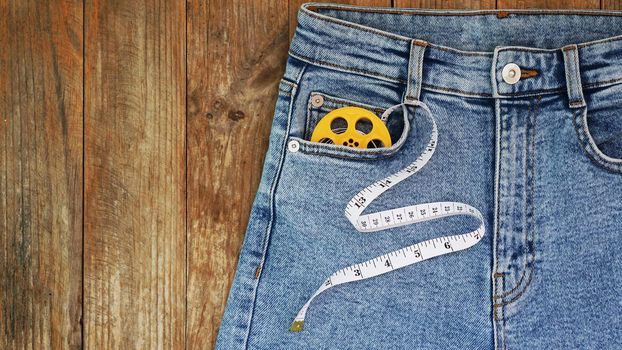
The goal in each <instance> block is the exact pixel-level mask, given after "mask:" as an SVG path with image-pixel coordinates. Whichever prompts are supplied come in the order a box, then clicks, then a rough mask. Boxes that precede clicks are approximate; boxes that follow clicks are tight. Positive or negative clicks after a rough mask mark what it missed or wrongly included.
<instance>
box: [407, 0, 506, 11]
mask: <svg viewBox="0 0 622 350" xmlns="http://www.w3.org/2000/svg"><path fill="white" fill-rule="evenodd" d="M495 5H496V1H495V0H460V1H451V0H395V7H414V8H430V9H470V10H478V9H494V8H495Z"/></svg>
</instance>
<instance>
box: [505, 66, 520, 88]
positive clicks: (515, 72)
mask: <svg viewBox="0 0 622 350" xmlns="http://www.w3.org/2000/svg"><path fill="white" fill-rule="evenodd" d="M501 76H502V77H503V81H505V82H506V83H508V84H510V85H512V84H516V83H517V82H518V81H519V80H520V67H519V66H518V65H517V64H515V63H508V64H506V65H505V67H503V71H502V72H501Z"/></svg>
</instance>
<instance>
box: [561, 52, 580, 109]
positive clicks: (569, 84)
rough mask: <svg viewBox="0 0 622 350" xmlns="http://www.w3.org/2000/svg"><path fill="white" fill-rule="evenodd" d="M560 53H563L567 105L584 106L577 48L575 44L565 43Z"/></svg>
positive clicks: (573, 106) (571, 106) (572, 106)
mask: <svg viewBox="0 0 622 350" xmlns="http://www.w3.org/2000/svg"><path fill="white" fill-rule="evenodd" d="M562 53H563V54H564V68H565V71H566V88H567V89H568V101H569V106H570V108H578V107H585V98H584V97H583V85H582V84H581V68H580V67H579V49H578V48H577V45H574V44H573V45H567V46H564V47H562Z"/></svg>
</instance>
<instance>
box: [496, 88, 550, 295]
mask: <svg viewBox="0 0 622 350" xmlns="http://www.w3.org/2000/svg"><path fill="white" fill-rule="evenodd" d="M540 101H541V97H538V98H537V99H536V104H535V106H534V108H533V111H532V110H531V109H530V113H529V117H528V122H529V126H528V128H527V129H528V130H532V131H531V132H534V133H535V127H536V124H535V120H536V119H537V118H536V117H537V114H538V113H539V106H540ZM532 112H533V113H532ZM532 119H533V121H532ZM528 132H529V131H528ZM529 151H530V153H531V157H532V159H533V158H534V157H535V135H531V140H530V144H529ZM526 167H527V165H526ZM527 170H529V171H530V173H531V176H530V177H531V178H530V179H529V181H528V183H529V192H528V195H529V196H530V197H531V201H533V187H534V184H533V182H534V181H535V162H533V161H532V164H531V166H529V169H527ZM526 200H527V199H526ZM529 207H530V209H529V210H531V212H532V213H533V211H534V204H533V202H531V203H530V206H529ZM530 220H531V223H530V226H531V229H530V230H527V231H526V232H525V239H524V240H525V244H528V242H529V238H528V237H527V234H528V232H529V231H531V244H532V245H533V247H532V249H531V254H530V255H531V264H532V266H531V267H529V266H528V265H529V258H528V257H525V263H524V265H523V272H522V274H521V277H520V279H519V281H518V282H517V283H516V285H515V286H514V287H512V289H511V290H509V291H502V292H501V294H496V295H494V296H493V300H494V299H501V301H500V302H499V303H494V304H493V306H499V305H507V304H510V303H512V302H514V301H516V300H518V298H520V296H522V294H523V293H524V292H525V291H526V290H527V288H528V287H529V285H530V284H531V280H532V274H533V270H534V269H535V266H534V265H535V261H536V249H535V222H534V218H533V214H532V216H531V218H530ZM498 233H499V232H498V231H497V234H498ZM497 259H499V256H498V250H497ZM527 271H529V277H528V280H527V282H526V283H523V281H524V279H525V276H526V274H527ZM521 287H522V290H521V291H519V293H518V294H517V295H514V296H513V297H511V298H510V300H509V301H507V300H503V299H505V298H506V297H507V296H511V295H512V294H513V293H514V292H515V291H516V290H517V289H519V288H521Z"/></svg>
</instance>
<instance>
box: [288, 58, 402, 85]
mask: <svg viewBox="0 0 622 350" xmlns="http://www.w3.org/2000/svg"><path fill="white" fill-rule="evenodd" d="M289 55H290V56H292V57H294V58H297V59H300V60H304V61H306V62H308V63H310V64H313V65H316V66H320V67H327V68H339V69H341V70H343V71H346V72H350V73H355V74H362V75H366V76H369V77H371V78H380V79H384V80H388V81H390V82H393V83H401V84H406V80H403V79H399V78H395V77H392V76H390V75H385V74H382V73H376V72H371V71H368V70H364V69H360V68H353V67H347V66H343V65H340V64H336V63H331V62H326V61H320V60H317V59H315V58H311V57H309V56H305V55H303V54H300V53H297V52H293V51H289Z"/></svg>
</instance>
